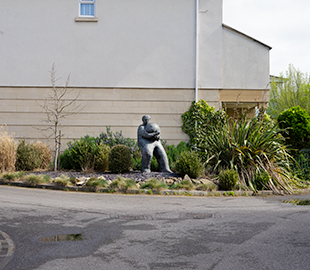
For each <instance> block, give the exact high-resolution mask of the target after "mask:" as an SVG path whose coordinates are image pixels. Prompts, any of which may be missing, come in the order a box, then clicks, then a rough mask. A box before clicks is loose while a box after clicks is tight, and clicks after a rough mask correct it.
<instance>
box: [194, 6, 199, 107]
mask: <svg viewBox="0 0 310 270" xmlns="http://www.w3.org/2000/svg"><path fill="white" fill-rule="evenodd" d="M195 64H196V69H195V73H196V74H195V77H196V78H195V102H197V101H198V85H199V0H196V59H195Z"/></svg>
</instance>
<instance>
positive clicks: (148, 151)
mask: <svg viewBox="0 0 310 270" xmlns="http://www.w3.org/2000/svg"><path fill="white" fill-rule="evenodd" d="M153 150H154V146H153V145H152V144H145V145H144V147H143V148H141V151H142V162H141V165H142V166H141V167H142V172H151V161H152V157H153Z"/></svg>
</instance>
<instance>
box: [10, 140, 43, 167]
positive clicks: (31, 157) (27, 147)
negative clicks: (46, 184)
mask: <svg viewBox="0 0 310 270" xmlns="http://www.w3.org/2000/svg"><path fill="white" fill-rule="evenodd" d="M40 165H41V159H40V154H39V152H38V151H37V150H36V148H35V147H34V145H33V144H32V143H26V140H25V139H23V140H21V141H20V142H19V145H18V147H17V158H16V164H15V167H16V170H18V171H33V170H34V169H37V168H39V167H40Z"/></svg>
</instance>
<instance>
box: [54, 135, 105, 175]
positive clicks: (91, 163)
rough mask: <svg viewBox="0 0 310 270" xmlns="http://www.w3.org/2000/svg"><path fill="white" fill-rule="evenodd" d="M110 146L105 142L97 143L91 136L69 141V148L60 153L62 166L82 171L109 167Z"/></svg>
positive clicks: (103, 169)
mask: <svg viewBox="0 0 310 270" xmlns="http://www.w3.org/2000/svg"><path fill="white" fill-rule="evenodd" d="M109 152H110V148H109V146H107V145H104V144H103V143H100V144H97V143H96V139H95V138H93V137H90V136H88V135H87V136H85V137H82V138H81V139H79V140H73V142H68V148H67V149H65V151H64V152H63V153H62V154H61V155H60V167H61V168H63V169H67V170H70V169H74V170H82V171H91V170H94V169H95V170H100V171H105V170H107V168H108V157H109Z"/></svg>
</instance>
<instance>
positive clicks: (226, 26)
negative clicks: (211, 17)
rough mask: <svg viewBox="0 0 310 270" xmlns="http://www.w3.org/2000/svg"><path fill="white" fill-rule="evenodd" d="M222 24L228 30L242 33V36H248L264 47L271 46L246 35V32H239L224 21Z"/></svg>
mask: <svg viewBox="0 0 310 270" xmlns="http://www.w3.org/2000/svg"><path fill="white" fill-rule="evenodd" d="M222 26H223V27H224V28H226V29H228V30H230V31H233V32H236V33H237V34H239V35H242V36H244V37H246V38H248V39H251V40H253V41H255V42H257V43H259V44H261V45H263V46H265V47H267V48H268V49H269V50H271V49H272V47H270V46H269V45H266V44H265V43H263V42H261V41H259V40H257V39H255V38H252V37H250V36H248V35H246V34H244V33H242V32H240V31H238V30H236V29H234V28H232V27H230V26H228V25H226V24H224V23H223V24H222Z"/></svg>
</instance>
